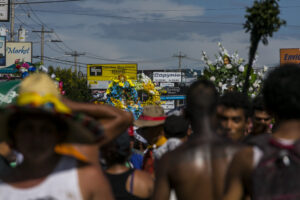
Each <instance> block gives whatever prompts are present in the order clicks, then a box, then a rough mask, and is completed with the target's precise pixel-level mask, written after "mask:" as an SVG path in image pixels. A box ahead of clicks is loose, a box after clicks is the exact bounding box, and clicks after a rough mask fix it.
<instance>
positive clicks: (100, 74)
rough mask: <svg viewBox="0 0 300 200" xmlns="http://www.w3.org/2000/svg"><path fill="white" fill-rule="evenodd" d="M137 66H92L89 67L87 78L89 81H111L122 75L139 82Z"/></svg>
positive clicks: (130, 64) (132, 64) (134, 64)
mask: <svg viewBox="0 0 300 200" xmlns="http://www.w3.org/2000/svg"><path fill="white" fill-rule="evenodd" d="M137 70H138V67H137V64H136V63H126V64H91V65H87V78H88V80H89V81H111V80H113V79H115V78H117V77H118V76H119V75H120V74H123V75H125V76H127V77H128V79H130V80H137Z"/></svg>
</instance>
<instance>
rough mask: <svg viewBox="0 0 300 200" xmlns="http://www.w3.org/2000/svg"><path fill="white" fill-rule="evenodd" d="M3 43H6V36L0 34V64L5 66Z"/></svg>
mask: <svg viewBox="0 0 300 200" xmlns="http://www.w3.org/2000/svg"><path fill="white" fill-rule="evenodd" d="M5 43H6V37H5V36H0V66H5V64H6V56H5V46H6V45H5Z"/></svg>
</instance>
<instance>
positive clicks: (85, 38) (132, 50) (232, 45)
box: [16, 0, 300, 70]
mask: <svg viewBox="0 0 300 200" xmlns="http://www.w3.org/2000/svg"><path fill="white" fill-rule="evenodd" d="M34 1H38V0H27V2H34ZM45 1H48V0H45ZM49 1H50V0H49ZM51 1H52V0H51ZM18 2H24V0H18ZM252 3H253V1H250V0H82V1H77V2H65V3H48V4H46V3H45V4H27V5H26V4H23V5H17V6H16V28H18V27H19V26H20V25H22V26H23V27H25V28H26V29H27V31H28V33H27V35H28V38H27V40H28V41H33V42H34V45H33V47H34V51H33V52H34V53H33V54H34V56H39V55H40V43H39V41H40V37H39V34H36V33H32V30H40V29H41V24H42V23H43V24H45V25H46V29H47V30H50V29H53V30H54V32H55V33H52V34H46V40H47V41H49V40H51V39H52V40H62V41H63V43H51V42H47V44H46V46H45V56H47V57H49V58H47V59H48V60H49V59H51V60H52V61H55V62H50V61H47V62H46V65H49V64H53V65H55V66H63V67H68V66H70V65H72V63H69V64H68V63H66V62H65V61H73V58H72V57H70V56H66V55H65V52H70V51H75V50H76V51H78V52H80V53H85V55H84V56H80V57H79V58H78V62H80V65H81V66H83V67H82V70H85V66H86V64H87V63H90V64H97V63H121V62H137V63H138V66H139V69H170V68H174V69H175V68H178V58H176V57H174V55H176V54H178V53H179V52H182V54H184V55H186V58H184V59H183V61H182V66H183V68H198V69H199V68H200V67H201V66H203V63H202V62H201V52H202V51H206V52H207V54H208V56H209V57H211V58H212V59H214V54H216V53H217V51H218V46H217V43H218V42H221V43H222V44H223V46H224V47H225V48H226V49H228V51H229V52H230V53H233V52H234V51H238V53H239V54H240V56H241V57H243V58H245V59H246V60H247V58H248V56H247V54H248V48H249V37H250V36H249V34H248V33H245V31H244V30H243V23H244V22H245V18H244V15H245V8H246V7H247V6H251V5H252ZM280 6H281V17H282V18H283V19H285V20H286V21H287V26H285V27H283V28H281V30H280V31H279V32H277V33H275V35H274V37H273V38H272V39H270V40H269V45H268V46H263V45H262V44H260V45H259V50H258V55H259V58H258V63H259V64H260V65H261V66H262V65H268V66H274V65H276V64H277V63H279V49H280V48H299V47H300V23H299V21H298V18H299V17H297V16H298V15H297V13H298V11H299V9H300V1H299V0H282V1H280ZM34 61H38V60H37V59H35V60H34Z"/></svg>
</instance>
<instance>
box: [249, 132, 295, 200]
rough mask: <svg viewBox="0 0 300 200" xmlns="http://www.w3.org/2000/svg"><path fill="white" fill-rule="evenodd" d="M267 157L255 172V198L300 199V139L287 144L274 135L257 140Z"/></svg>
mask: <svg viewBox="0 0 300 200" xmlns="http://www.w3.org/2000/svg"><path fill="white" fill-rule="evenodd" d="M252 144H253V145H255V146H257V147H258V148H260V150H262V152H263V156H262V158H261V159H260V161H259V163H258V165H257V166H256V168H255V169H254V171H253V174H252V199H253V200H296V199H297V200H299V199H300V140H299V141H296V142H295V143H294V144H293V145H283V144H281V143H280V142H278V141H277V140H275V139H274V138H273V137H272V136H271V135H269V134H268V135H267V134H266V135H262V136H258V137H256V138H254V139H253V141H252Z"/></svg>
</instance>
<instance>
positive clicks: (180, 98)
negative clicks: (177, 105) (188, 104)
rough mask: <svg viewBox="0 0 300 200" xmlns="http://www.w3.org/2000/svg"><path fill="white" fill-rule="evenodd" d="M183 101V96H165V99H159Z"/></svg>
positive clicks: (163, 98)
mask: <svg viewBox="0 0 300 200" xmlns="http://www.w3.org/2000/svg"><path fill="white" fill-rule="evenodd" d="M183 99H185V96H166V97H160V100H162V101H165V100H183Z"/></svg>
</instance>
